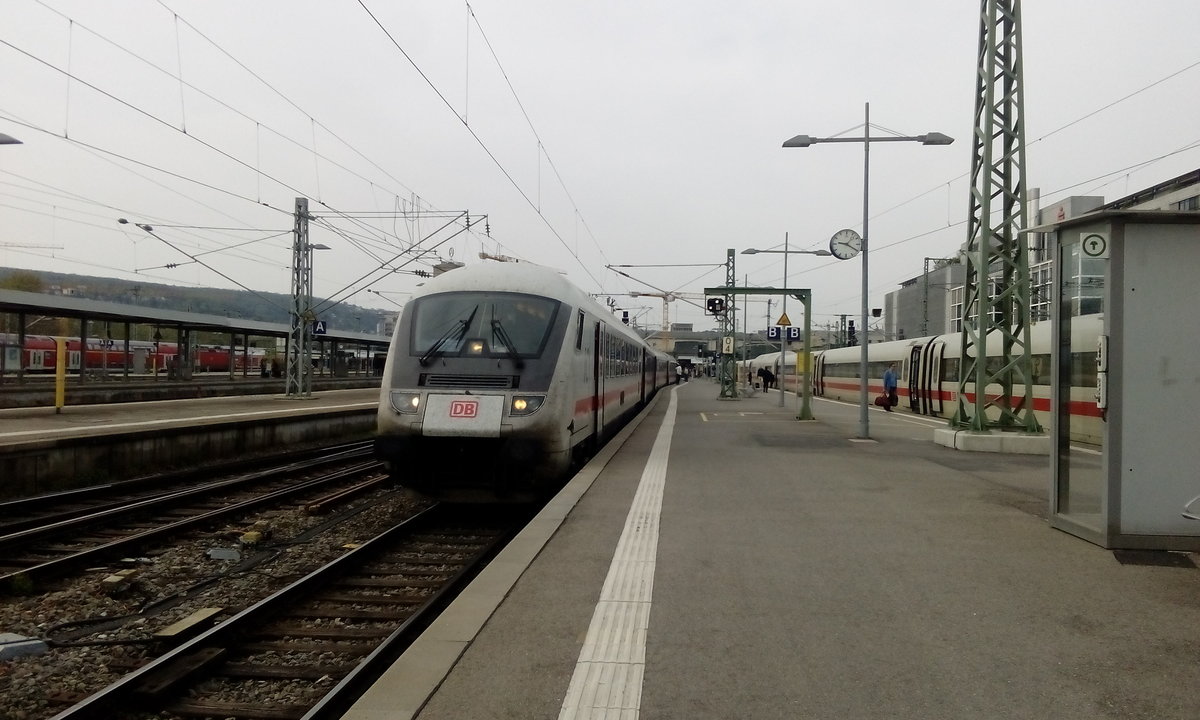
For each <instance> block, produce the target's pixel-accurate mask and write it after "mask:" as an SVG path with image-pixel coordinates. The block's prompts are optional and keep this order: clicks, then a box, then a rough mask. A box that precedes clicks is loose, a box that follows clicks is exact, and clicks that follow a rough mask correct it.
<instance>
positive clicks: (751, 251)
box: [742, 248, 758, 255]
mask: <svg viewBox="0 0 1200 720" xmlns="http://www.w3.org/2000/svg"><path fill="white" fill-rule="evenodd" d="M742 254H743V255H757V254H758V248H746V249H745V250H743V251H742Z"/></svg>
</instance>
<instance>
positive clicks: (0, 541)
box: [0, 448, 387, 592]
mask: <svg viewBox="0 0 1200 720" xmlns="http://www.w3.org/2000/svg"><path fill="white" fill-rule="evenodd" d="M364 454H365V451H363V450H362V449H361V448H360V449H356V450H352V451H348V452H338V453H335V454H334V455H333V456H329V457H325V458H320V459H315V460H306V461H302V462H297V463H288V464H287V465H284V466H281V467H274V468H270V469H266V470H260V471H256V472H252V473H247V474H242V475H238V476H236V477H233V478H227V479H223V480H218V481H213V482H208V483H204V484H201V485H197V486H194V487H188V488H186V489H176V490H172V491H167V492H159V493H157V494H155V493H150V494H149V495H147V496H144V497H142V498H140V499H133V500H130V501H108V500H105V501H94V503H95V504H94V507H95V508H97V509H95V510H94V511H93V512H86V511H80V510H79V509H78V508H75V507H73V508H70V509H68V510H67V511H66V512H65V513H64V514H63V516H62V519H57V520H53V521H50V522H45V521H44V522H43V524H40V525H37V526H35V527H30V528H26V529H23V530H17V531H15V532H9V533H7V534H5V535H3V536H0V590H7V591H10V592H11V591H17V592H29V591H31V590H33V589H34V588H36V587H37V586H38V585H39V583H42V582H44V581H45V580H47V579H49V578H53V577H57V576H60V575H63V574H66V573H68V572H71V571H72V570H74V569H77V568H81V567H87V566H88V565H91V564H95V563H98V562H101V561H103V560H105V559H108V558H112V557H114V556H120V555H129V554H136V551H137V550H138V549H139V548H141V547H144V546H146V545H147V544H149V543H152V542H156V541H160V540H162V539H163V538H166V537H170V536H173V535H176V534H179V533H182V532H184V531H187V530H191V529H193V528H198V527H203V526H205V525H207V524H211V523H214V522H216V521H219V520H221V519H223V518H227V517H231V516H235V515H238V514H242V513H246V512H250V511H253V510H256V509H259V508H261V507H264V506H269V505H271V504H277V503H280V502H286V501H289V500H291V499H293V498H295V497H297V496H303V495H306V494H307V495H313V494H317V493H320V492H322V491H325V490H327V489H329V488H337V489H338V490H339V493H338V496H339V497H344V495H342V494H341V492H340V491H346V490H353V491H354V492H363V491H365V490H366V489H369V488H371V487H373V486H376V485H379V484H382V483H384V482H386V480H387V477H386V474H385V472H384V471H383V467H382V465H381V464H380V463H378V462H376V461H374V460H366V459H363V455H364ZM331 468H336V469H331ZM314 470H316V472H317V474H316V475H315V476H314V474H313V473H314ZM334 501H335V500H330V499H329V498H324V499H321V498H318V499H317V500H316V501H315V502H317V503H318V504H321V503H322V502H324V503H328V502H334Z"/></svg>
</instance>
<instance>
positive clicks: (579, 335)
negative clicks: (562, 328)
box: [575, 310, 583, 350]
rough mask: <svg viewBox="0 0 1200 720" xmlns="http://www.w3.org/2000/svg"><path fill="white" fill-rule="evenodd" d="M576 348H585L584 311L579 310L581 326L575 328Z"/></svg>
mask: <svg viewBox="0 0 1200 720" xmlns="http://www.w3.org/2000/svg"><path fill="white" fill-rule="evenodd" d="M575 349H576V350H582V349H583V311H582V310H580V311H579V327H577V328H575Z"/></svg>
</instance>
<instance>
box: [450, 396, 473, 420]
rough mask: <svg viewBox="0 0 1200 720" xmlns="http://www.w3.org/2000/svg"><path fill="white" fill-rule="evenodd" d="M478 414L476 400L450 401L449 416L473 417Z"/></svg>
mask: <svg viewBox="0 0 1200 720" xmlns="http://www.w3.org/2000/svg"><path fill="white" fill-rule="evenodd" d="M478 416H479V401H478V400H455V401H454V402H452V403H450V417H452V418H474V417H478Z"/></svg>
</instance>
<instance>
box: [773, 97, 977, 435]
mask: <svg viewBox="0 0 1200 720" xmlns="http://www.w3.org/2000/svg"><path fill="white" fill-rule="evenodd" d="M862 127H863V135H862V137H829V138H816V137H810V136H808V135H797V136H795V137H793V138H791V139H789V140H787V141H785V142H784V143H783V146H784V147H785V148H788V147H800V148H804V147H809V146H810V145H816V144H817V143H845V142H860V143H862V145H863V222H862V225H863V231H862V319H861V321H860V322H861V325H862V327H861V328H860V330H859V333H860V335H861V337H860V338H859V340H858V342H859V344H860V346H861V348H862V352H861V354H860V358H859V377H860V379H861V380H862V383H861V385H860V386H859V395H858V404H859V408H858V410H859V415H858V420H859V437H861V438H862V439H864V440H866V439H869V438H870V437H871V431H870V421H869V420H868V419H867V407H868V403H867V382H868V377H867V343H868V337H867V243H868V239H869V234H868V232H867V222H868V208H869V206H870V203H869V198H870V191H871V143H873V142H919V143H921V144H922V145H949V144H950V143H952V142H954V138H952V137H950V136H948V135H943V134H942V133H939V132H931V133H925V134H924V135H913V136H907V135H904V136H901V135H885V136H883V137H871V103H865V104H864V111H863V125H862Z"/></svg>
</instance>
